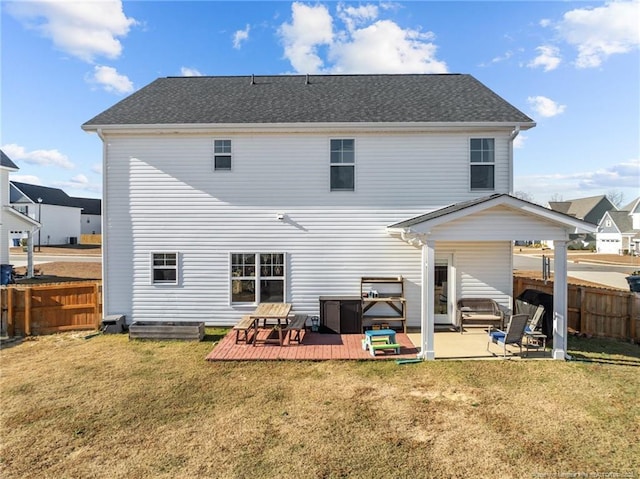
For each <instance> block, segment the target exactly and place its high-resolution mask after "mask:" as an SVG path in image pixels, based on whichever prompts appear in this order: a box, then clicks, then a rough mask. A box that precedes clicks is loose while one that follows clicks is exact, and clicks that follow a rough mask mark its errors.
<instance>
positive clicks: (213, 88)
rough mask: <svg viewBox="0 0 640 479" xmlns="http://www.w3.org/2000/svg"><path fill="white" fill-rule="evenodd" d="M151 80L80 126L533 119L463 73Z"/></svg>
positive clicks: (511, 121)
mask: <svg viewBox="0 0 640 479" xmlns="http://www.w3.org/2000/svg"><path fill="white" fill-rule="evenodd" d="M306 78H307V77H305V76H304V75H302V76H301V75H279V76H256V77H255V80H254V82H252V77H246V76H245V77H169V78H159V79H157V80H155V81H154V82H152V83H151V84H149V85H147V86H145V87H144V88H142V89H140V90H139V91H137V92H135V93H133V94H132V95H130V96H129V97H127V98H125V99H124V100H122V101H120V102H119V103H117V104H116V105H114V106H113V107H111V108H109V109H108V110H106V111H104V112H102V113H100V114H99V115H98V116H96V117H94V118H92V119H91V120H89V121H88V122H86V123H85V124H84V125H83V126H84V127H87V129H91V127H92V126H101V125H155V124H158V125H161V124H219V123H227V124H243V123H254V124H255V123H257V124H260V123H335V122H357V123H361V122H506V123H524V124H526V123H530V125H529V126H533V120H532V119H531V118H529V117H528V116H527V115H525V114H524V113H522V112H521V111H519V110H518V109H516V108H515V107H514V106H512V105H511V104H509V103H508V102H506V101H505V100H503V99H502V98H501V97H499V96H498V95H497V94H495V93H494V92H493V91H491V90H490V89H489V88H487V87H486V86H484V85H483V84H482V83H480V82H479V81H478V80H476V79H475V78H474V77H472V76H471V75H461V74H446V75H312V76H310V77H309V83H308V84H307V82H306Z"/></svg>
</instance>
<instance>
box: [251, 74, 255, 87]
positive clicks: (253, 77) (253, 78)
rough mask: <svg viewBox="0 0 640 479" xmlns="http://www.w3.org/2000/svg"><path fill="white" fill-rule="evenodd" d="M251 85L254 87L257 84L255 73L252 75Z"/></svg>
mask: <svg viewBox="0 0 640 479" xmlns="http://www.w3.org/2000/svg"><path fill="white" fill-rule="evenodd" d="M251 84H252V85H255V84H256V78H255V76H254V75H253V73H252V74H251Z"/></svg>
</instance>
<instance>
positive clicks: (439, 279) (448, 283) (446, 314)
mask: <svg viewBox="0 0 640 479" xmlns="http://www.w3.org/2000/svg"><path fill="white" fill-rule="evenodd" d="M451 264H452V260H451V257H449V256H448V257H445V258H436V264H435V270H434V274H435V281H434V288H435V291H434V293H435V294H434V296H433V297H434V298H435V301H434V305H433V307H434V312H433V313H434V319H435V324H453V322H454V318H453V316H452V313H453V311H454V307H453V302H454V300H455V293H454V291H455V286H454V284H453V279H454V278H455V275H454V274H453V273H452V271H451Z"/></svg>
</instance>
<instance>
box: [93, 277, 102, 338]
mask: <svg viewBox="0 0 640 479" xmlns="http://www.w3.org/2000/svg"><path fill="white" fill-rule="evenodd" d="M93 305H94V306H93V316H94V318H95V320H96V327H97V328H99V327H100V322H101V321H100V320H101V318H100V305H99V304H98V283H93Z"/></svg>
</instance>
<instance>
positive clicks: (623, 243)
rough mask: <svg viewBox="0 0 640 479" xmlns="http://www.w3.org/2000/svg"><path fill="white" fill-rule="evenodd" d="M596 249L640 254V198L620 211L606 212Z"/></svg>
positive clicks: (597, 237) (602, 251) (610, 252)
mask: <svg viewBox="0 0 640 479" xmlns="http://www.w3.org/2000/svg"><path fill="white" fill-rule="evenodd" d="M596 250H597V251H598V253H608V254H635V255H638V254H640V198H636V199H635V200H634V201H632V202H631V203H629V204H628V205H626V206H625V207H623V208H622V209H621V210H619V211H616V210H611V211H607V212H606V213H605V215H604V216H603V217H602V220H601V221H600V223H599V224H598V232H597V233H596Z"/></svg>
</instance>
